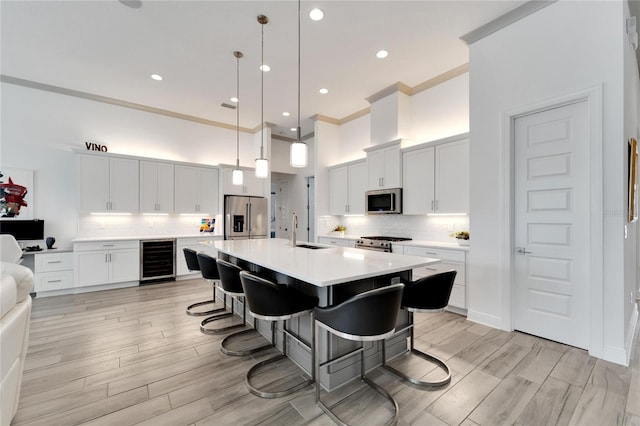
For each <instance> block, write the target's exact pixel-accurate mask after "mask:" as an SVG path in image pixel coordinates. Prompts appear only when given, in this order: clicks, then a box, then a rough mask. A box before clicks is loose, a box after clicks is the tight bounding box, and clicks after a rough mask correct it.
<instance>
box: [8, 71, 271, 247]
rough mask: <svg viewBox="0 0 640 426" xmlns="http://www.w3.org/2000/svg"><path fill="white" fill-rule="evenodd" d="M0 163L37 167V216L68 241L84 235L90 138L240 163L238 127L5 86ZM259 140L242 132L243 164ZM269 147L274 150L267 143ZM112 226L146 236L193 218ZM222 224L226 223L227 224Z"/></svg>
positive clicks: (144, 151)
mask: <svg viewBox="0 0 640 426" xmlns="http://www.w3.org/2000/svg"><path fill="white" fill-rule="evenodd" d="M1 90H2V111H1V114H2V115H1V119H2V129H1V136H2V146H1V151H0V152H1V157H0V167H14V168H24V169H32V170H34V171H35V173H34V195H35V199H34V217H38V218H41V219H45V233H46V235H53V236H55V237H56V239H57V241H58V243H57V244H56V245H57V246H59V247H61V246H69V245H70V241H71V239H73V238H75V237H76V235H77V233H78V230H79V229H78V228H79V226H78V216H77V214H76V169H75V163H74V155H73V154H72V152H71V149H72V148H78V149H85V147H84V142H85V141H90V142H95V143H99V144H103V145H107V146H108V148H109V152H112V153H120V154H127V155H137V156H143V157H150V158H159V159H168V160H174V161H186V162H192V163H199V164H209V165H213V164H219V163H223V164H235V159H236V132H235V130H231V129H224V128H220V127H213V126H209V125H204V124H199V123H195V122H191V121H185V120H180V119H176V118H171V117H167V116H162V115H158V114H152V113H147V112H144V111H138V110H134V109H129V108H124V107H119V106H115V105H110V104H105V103H101V102H95V101H90V100H86V99H81V98H76V97H72V96H64V95H60V94H56V93H51V92H46V91H41V90H35V89H30V88H26V87H22V86H16V85H12V84H7V83H2V85H1ZM256 140H257V146H259V141H260V139H259V137H258V138H257V139H256V138H255V137H254V135H253V134H249V133H243V132H241V133H240V164H241V165H242V166H248V167H253V166H254V160H255V158H257V157H258V156H259V150H258V149H257V148H256ZM265 149H267V147H265ZM103 221H105V222H108V223H105V225H106V228H107V229H106V230H105V231H113V232H121V231H122V230H123V229H131V228H133V229H138V230H139V231H140V232H139V234H145V233H149V234H157V233H161V232H163V229H164V230H165V231H171V232H176V231H178V232H180V231H181V230H183V229H184V230H190V229H192V228H191V227H192V225H191V223H190V222H189V221H187V222H185V223H183V222H184V220H178V221H176V220H172V221H170V222H169V223H165V222H164V220H162V219H157V220H156V221H155V224H154V227H153V228H151V227H149V226H148V220H143V219H141V217H138V216H135V217H133V218H131V219H130V220H129V221H122V220H121V221H117V220H108V219H107V220H103ZM220 227H221V224H220Z"/></svg>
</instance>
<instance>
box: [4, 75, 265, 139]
mask: <svg viewBox="0 0 640 426" xmlns="http://www.w3.org/2000/svg"><path fill="white" fill-rule="evenodd" d="M0 81H1V82H3V83H9V84H14V85H16V86H22V87H28V88H30V89H37V90H43V91H45V92H52V93H58V94H60V95H66V96H73V97H76V98H81V99H87V100H90V101H95V102H102V103H105V104H110V105H116V106H120V107H124V108H131V109H135V110H138V111H144V112H148V113H151V114H158V115H164V116H165V117H172V118H177V119H180V120H186V121H192V122H194V123H199V124H205V125H207V126H214V127H220V128H223V129H229V130H236V126H234V125H232V124H227V123H222V122H220V121H214V120H208V119H206V118H201V117H196V116H194V115H188V114H181V113H179V112H174V111H169V110H166V109H162V108H156V107H152V106H149V105H143V104H137V103H134V102H129V101H123V100H122V99H116V98H110V97H107V96H101V95H96V94H93V93H87V92H81V91H79V90H73V89H67V88H64V87H58V86H53V85H50V84H45V83H38V82H37V81H31V80H24V79H22V78H17V77H11V76H8V75H4V74H0ZM239 130H240V131H241V132H244V133H255V132H254V131H253V130H252V129H248V128H246V127H240V129H239Z"/></svg>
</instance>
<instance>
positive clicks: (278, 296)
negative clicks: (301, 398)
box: [240, 271, 318, 398]
mask: <svg viewBox="0 0 640 426" xmlns="http://www.w3.org/2000/svg"><path fill="white" fill-rule="evenodd" d="M240 279H241V281H242V287H243V288H244V294H245V297H246V301H247V305H248V306H249V313H250V314H251V316H253V317H254V318H258V319H261V320H265V321H271V341H272V342H273V344H274V345H275V343H276V328H275V322H276V321H283V322H284V323H283V326H282V331H283V333H284V335H283V340H282V353H281V354H279V355H276V356H275V357H272V358H269V359H267V360H264V361H260V362H259V363H257V364H256V365H254V366H253V367H251V368H250V369H249V371H248V372H247V375H246V377H245V382H246V384H247V388H248V389H249V392H251V393H252V394H254V395H257V396H259V397H261V398H279V397H282V396H286V395H290V394H292V393H293V392H295V391H297V390H299V389H302V388H304V387H305V386H307V385H310V384H311V383H313V382H314V380H315V375H314V372H313V371H314V368H313V365H314V363H315V347H314V341H315V336H314V334H315V327H313V308H314V307H315V306H316V305H317V304H318V298H317V297H314V296H307V295H305V294H302V293H300V292H297V291H295V290H292V289H291V288H289V287H287V286H286V285H279V284H275V283H273V282H271V281H269V280H265V279H263V278H260V277H258V276H256V275H253V274H251V273H249V272H246V271H243V272H241V273H240ZM306 314H310V315H311V324H312V327H311V342H310V343H309V344H307V343H305V342H304V341H303V340H302V339H301V338H300V336H297V335H295V334H294V333H292V332H291V331H289V330H287V320H289V319H292V318H296V317H299V316H302V315H306ZM287 336H289V337H291V338H292V339H294V340H295V341H296V342H298V343H299V344H300V345H301V346H303V347H304V348H305V349H306V350H308V351H309V352H310V354H311V378H309V379H307V380H305V381H304V382H302V383H299V384H296V385H294V386H291V387H289V388H287V389H285V390H282V391H276V392H267V391H263V390H260V389H258V388H257V387H256V386H254V385H253V384H252V383H251V378H252V377H253V376H254V375H255V374H256V372H257V371H258V370H259V369H260V368H262V367H263V366H265V365H268V364H272V363H274V362H277V361H280V360H281V359H283V358H286V357H287Z"/></svg>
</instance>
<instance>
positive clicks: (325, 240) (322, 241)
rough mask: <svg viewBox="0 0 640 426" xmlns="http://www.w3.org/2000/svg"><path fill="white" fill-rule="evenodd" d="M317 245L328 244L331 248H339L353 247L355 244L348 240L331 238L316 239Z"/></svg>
mask: <svg viewBox="0 0 640 426" xmlns="http://www.w3.org/2000/svg"><path fill="white" fill-rule="evenodd" d="M318 243H320V244H329V245H332V246H340V247H351V248H353V247H355V246H356V242H355V241H354V240H348V239H344V238H332V237H318Z"/></svg>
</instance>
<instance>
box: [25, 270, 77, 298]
mask: <svg viewBox="0 0 640 426" xmlns="http://www.w3.org/2000/svg"><path fill="white" fill-rule="evenodd" d="M34 278H35V282H34V284H33V290H34V291H35V292H36V293H37V292H39V291H51V290H62V289H65V288H73V271H58V272H43V273H37V274H35V277H34Z"/></svg>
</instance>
